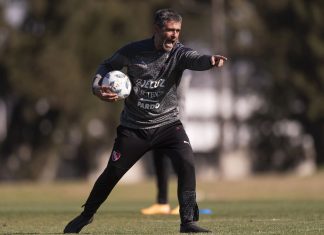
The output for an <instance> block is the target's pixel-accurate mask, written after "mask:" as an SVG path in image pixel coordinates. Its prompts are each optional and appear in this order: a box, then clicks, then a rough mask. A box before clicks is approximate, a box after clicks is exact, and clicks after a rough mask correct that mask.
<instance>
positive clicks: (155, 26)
mask: <svg viewBox="0 0 324 235" xmlns="http://www.w3.org/2000/svg"><path fill="white" fill-rule="evenodd" d="M153 30H154V33H158V32H159V31H160V27H159V26H158V25H157V24H155V25H154V26H153Z"/></svg>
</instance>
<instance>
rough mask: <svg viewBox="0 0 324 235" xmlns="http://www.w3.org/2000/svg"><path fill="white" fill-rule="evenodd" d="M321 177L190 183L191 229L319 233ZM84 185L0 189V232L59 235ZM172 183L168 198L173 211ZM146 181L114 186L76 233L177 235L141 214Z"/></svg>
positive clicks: (168, 221)
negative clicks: (203, 211)
mask: <svg viewBox="0 0 324 235" xmlns="http://www.w3.org/2000/svg"><path fill="white" fill-rule="evenodd" d="M323 176H324V174H317V175H316V176H313V177H307V178H294V177H289V176H280V177H279V176H267V177H258V178H251V179H246V180H241V181H220V180H216V181H215V182H202V181H198V197H199V199H200V201H199V206H200V208H209V209H211V210H212V211H213V214H211V215H201V218H200V222H199V224H200V225H201V226H203V227H206V228H209V229H211V230H212V231H213V233H214V234H226V235H227V234H240V235H241V234H247V235H248V234H249V235H250V234H293V235H298V234H314V235H315V234H316V235H317V234H324V177H323ZM91 187H92V183H84V182H65V183H62V182H61V183H54V184H32V183H23V184H0V234H1V235H2V234H61V233H62V230H63V228H64V226H65V225H66V223H67V222H68V221H69V220H71V219H72V218H73V217H75V216H76V215H77V214H79V213H80V212H81V207H80V206H81V205H82V204H83V202H84V200H85V199H86V197H87V195H88V193H89V190H90V189H91ZM175 191H176V184H175V182H174V181H172V182H171V186H170V200H171V204H172V205H173V206H175V205H176V204H177V203H176V197H175ZM154 198H155V187H154V183H153V182H152V181H148V182H143V183H140V184H132V185H125V184H121V185H118V186H117V188H115V190H114V191H113V193H112V194H111V197H110V198H109V199H108V200H107V201H106V202H105V203H104V204H103V206H102V207H101V208H100V210H99V212H98V213H97V215H96V217H95V220H94V222H93V223H92V224H91V225H89V226H87V227H85V228H84V229H83V230H82V232H81V233H83V234H178V230H179V217H178V216H172V215H167V216H144V215H141V214H140V212H139V211H140V209H141V208H143V207H145V206H148V205H150V203H152V202H153V201H154Z"/></svg>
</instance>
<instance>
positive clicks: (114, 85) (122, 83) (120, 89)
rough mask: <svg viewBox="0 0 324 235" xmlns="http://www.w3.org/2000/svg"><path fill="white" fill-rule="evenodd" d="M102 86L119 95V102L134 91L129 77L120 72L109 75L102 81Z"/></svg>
mask: <svg viewBox="0 0 324 235" xmlns="http://www.w3.org/2000/svg"><path fill="white" fill-rule="evenodd" d="M101 85H102V86H107V87H110V88H111V90H112V91H113V92H115V93H116V94H117V95H118V100H122V99H125V98H126V97H127V96H129V94H130V93H131V90H132V84H131V82H130V80H129V78H128V76H127V75H126V74H124V73H123V72H121V71H118V70H115V71H111V72H109V73H107V74H106V75H105V76H104V78H103V79H102V84H101Z"/></svg>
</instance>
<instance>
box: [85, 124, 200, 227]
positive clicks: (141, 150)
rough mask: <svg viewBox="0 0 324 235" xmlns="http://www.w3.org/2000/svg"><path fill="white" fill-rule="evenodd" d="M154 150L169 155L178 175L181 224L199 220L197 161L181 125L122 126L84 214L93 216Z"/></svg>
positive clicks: (118, 130)
mask: <svg viewBox="0 0 324 235" xmlns="http://www.w3.org/2000/svg"><path fill="white" fill-rule="evenodd" d="M150 150H158V151H162V152H163V153H164V154H165V155H168V156H169V157H170V159H171V162H172V164H173V167H174V169H175V171H176V173H177V175H178V200H179V205H180V217H181V222H182V223H188V222H192V221H196V220H198V207H197V204H196V193H195V191H196V179H195V168H194V157H193V152H192V148H191V146H190V143H189V139H188V136H187V134H186V132H185V130H184V129H183V126H182V124H181V122H180V121H177V122H175V123H173V124H169V125H166V126H162V127H158V128H153V129H130V128H126V127H123V126H119V127H118V128H117V138H116V139H115V144H114V147H113V150H112V153H111V156H110V159H109V162H108V165H107V167H106V169H105V170H104V171H103V173H102V174H101V175H100V176H99V178H98V179H97V181H96V183H95V184H94V186H93V189H92V191H91V193H90V195H89V197H88V199H87V201H86V203H85V205H84V206H85V208H84V212H83V214H84V215H86V216H92V215H93V214H94V213H95V212H96V211H97V209H98V208H99V207H100V205H101V204H102V203H103V202H104V201H105V200H106V199H107V197H108V195H109V194H110V192H111V191H112V189H113V188H114V187H115V185H116V184H117V182H118V181H119V180H120V179H121V177H122V176H123V175H124V174H125V173H126V172H127V171H128V170H129V169H130V168H131V167H132V166H133V165H134V164H135V163H136V162H137V161H138V160H139V159H140V158H141V157H142V156H143V155H144V154H145V153H146V152H147V151H150Z"/></svg>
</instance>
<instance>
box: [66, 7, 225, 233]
mask: <svg viewBox="0 0 324 235" xmlns="http://www.w3.org/2000/svg"><path fill="white" fill-rule="evenodd" d="M181 23H182V17H181V16H180V15H179V14H178V13H176V12H175V11H173V10H171V9H162V10H158V11H157V12H156V13H155V18H154V35H153V37H152V38H149V39H145V40H142V41H138V42H134V43H130V44H128V45H126V46H124V47H122V48H121V49H119V50H118V51H117V52H116V53H115V54H114V55H113V56H112V57H111V58H109V59H107V60H105V61H104V62H103V63H102V64H101V65H100V66H99V68H98V70H97V74H96V76H95V78H94V80H93V85H92V86H93V93H94V94H95V95H96V96H98V97H99V98H100V99H101V100H104V101H108V102H114V101H117V95H116V94H115V93H112V92H111V91H110V89H109V87H103V86H101V80H102V77H103V76H104V75H105V74H106V73H107V72H109V71H112V70H121V69H122V68H124V67H126V68H127V74H128V76H129V78H130V79H131V82H132V85H133V88H132V92H131V94H130V96H129V97H127V98H126V99H125V103H124V104H125V105H124V109H123V111H122V113H121V118H120V126H119V127H118V128H117V138H116V140H115V144H114V147H113V150H112V154H111V157H110V159H109V162H108V165H107V167H106V169H105V170H104V171H103V172H102V174H101V175H100V176H99V178H98V179H97V181H96V182H95V184H94V186H93V188H92V191H91V193H90V195H89V197H88V199H87V201H86V202H85V204H84V210H83V212H82V213H81V214H80V215H79V216H77V217H76V218H74V219H73V220H72V221H71V222H70V223H68V225H67V226H66V227H65V229H64V233H78V232H80V231H81V229H82V228H83V227H84V226H85V225H87V224H89V223H91V222H92V220H93V216H94V214H95V213H96V211H97V210H98V208H99V207H100V205H101V204H102V203H103V202H104V201H105V200H106V199H107V197H108V196H109V194H110V192H111V191H112V189H113V188H114V186H115V185H116V184H117V182H118V181H119V180H120V179H121V177H122V176H123V175H124V174H125V173H126V172H127V171H128V170H129V169H130V168H131V167H132V166H133V165H134V164H135V163H136V161H137V160H139V159H140V158H141V157H142V156H143V155H144V154H145V153H146V152H147V151H150V150H160V151H163V152H165V153H166V155H168V156H171V161H172V164H173V166H174V168H175V170H176V173H177V175H178V190H177V192H178V201H179V206H180V219H181V224H180V232H181V233H198V232H210V231H209V230H207V229H204V228H201V227H199V226H198V225H197V224H196V221H198V219H199V211H198V206H197V203H196V179H195V169H194V159H193V152H192V149H191V146H190V143H189V139H188V137H187V134H186V132H185V131H184V129H183V126H182V124H181V122H180V120H179V115H178V114H179V111H178V107H177V94H176V90H177V87H178V85H179V83H180V80H181V75H182V73H183V71H184V70H185V69H191V70H207V69H210V68H212V67H215V66H216V67H220V66H222V65H223V63H224V61H225V60H226V58H225V57H223V56H218V55H212V56H209V55H199V54H198V53H197V52H196V51H194V50H192V49H190V48H186V47H184V46H183V45H182V44H181V43H179V41H178V40H179V34H180V31H181Z"/></svg>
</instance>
